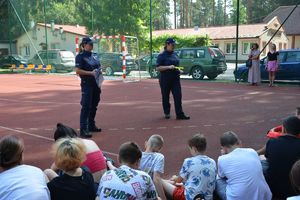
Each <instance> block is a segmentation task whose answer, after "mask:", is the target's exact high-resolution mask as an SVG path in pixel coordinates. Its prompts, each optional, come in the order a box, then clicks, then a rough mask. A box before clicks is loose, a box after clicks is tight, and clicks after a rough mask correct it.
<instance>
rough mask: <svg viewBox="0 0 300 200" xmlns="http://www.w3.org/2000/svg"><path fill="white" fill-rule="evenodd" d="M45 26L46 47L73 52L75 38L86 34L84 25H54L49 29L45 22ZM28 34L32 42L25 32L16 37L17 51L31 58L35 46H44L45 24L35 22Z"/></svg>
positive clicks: (43, 47)
mask: <svg viewBox="0 0 300 200" xmlns="http://www.w3.org/2000/svg"><path fill="white" fill-rule="evenodd" d="M46 27H47V40H48V49H63V50H68V51H72V52H73V53H74V54H75V53H76V52H75V51H76V43H75V38H76V37H77V38H82V37H85V36H86V35H87V30H86V28H85V27H84V26H78V25H77V26H73V25H54V28H52V29H51V25H50V24H47V26H46ZM28 35H29V36H30V38H31V41H32V42H31V41H30V39H29V38H28V36H27V34H23V35H22V36H20V37H19V38H18V39H17V43H16V46H17V53H18V54H19V55H22V56H23V57H25V58H32V57H33V56H34V55H35V54H36V51H35V48H36V49H37V50H38V51H39V50H43V49H45V47H46V39H45V25H44V24H42V23H37V24H36V26H34V27H33V28H32V29H31V30H29V31H28ZM32 43H33V44H32ZM33 45H34V46H33ZM34 47H35V48H34Z"/></svg>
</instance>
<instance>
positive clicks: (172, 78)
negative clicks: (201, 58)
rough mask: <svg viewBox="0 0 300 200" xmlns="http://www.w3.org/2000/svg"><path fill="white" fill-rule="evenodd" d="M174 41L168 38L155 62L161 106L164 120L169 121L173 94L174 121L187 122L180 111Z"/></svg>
mask: <svg viewBox="0 0 300 200" xmlns="http://www.w3.org/2000/svg"><path fill="white" fill-rule="evenodd" d="M175 44H176V41H175V40H174V39H173V38H168V39H167V40H166V42H165V47H164V52H162V53H161V54H159V55H158V57H157V61H156V70H157V71H159V72H160V77H159V84H160V88H161V94H162V105H163V109H164V114H165V118H166V119H170V107H171V105H170V101H169V100H170V92H172V94H173V98H174V103H175V111H176V119H178V120H188V119H190V117H189V116H186V115H185V114H184V112H183V111H182V102H181V99H182V94H181V85H180V70H179V69H177V68H176V67H178V66H179V58H178V56H177V54H176V53H175V52H174V49H175Z"/></svg>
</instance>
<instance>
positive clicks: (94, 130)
mask: <svg viewBox="0 0 300 200" xmlns="http://www.w3.org/2000/svg"><path fill="white" fill-rule="evenodd" d="M89 131H90V132H101V131H102V129H101V128H98V127H97V126H92V127H91V128H89Z"/></svg>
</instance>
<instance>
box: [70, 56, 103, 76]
mask: <svg viewBox="0 0 300 200" xmlns="http://www.w3.org/2000/svg"><path fill="white" fill-rule="evenodd" d="M75 66H76V67H77V68H79V69H82V70H85V71H93V70H95V69H100V68H101V64H100V59H99V56H98V54H96V53H93V52H89V51H83V52H81V53H80V54H78V55H77V56H76V59H75ZM80 78H81V80H82V81H88V82H92V81H95V77H93V76H85V75H80Z"/></svg>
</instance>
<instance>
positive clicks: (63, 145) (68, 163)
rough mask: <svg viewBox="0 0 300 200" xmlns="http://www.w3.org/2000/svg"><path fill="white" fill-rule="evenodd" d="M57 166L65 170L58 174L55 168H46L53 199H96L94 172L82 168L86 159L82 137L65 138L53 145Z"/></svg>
mask: <svg viewBox="0 0 300 200" xmlns="http://www.w3.org/2000/svg"><path fill="white" fill-rule="evenodd" d="M53 153H54V159H55V162H54V163H55V166H56V167H57V168H58V169H60V170H62V171H63V174H62V175H61V176H58V175H57V174H56V173H55V172H54V171H53V170H51V169H47V170H45V174H46V175H47V177H48V178H49V180H50V182H49V183H48V184H47V185H48V188H49V190H50V195H51V200H61V199H72V200H95V198H96V191H95V186H94V179H93V176H92V174H91V173H90V172H89V171H87V170H86V169H84V168H80V166H81V163H82V162H83V160H84V159H85V154H86V152H85V146H84V143H83V142H82V140H81V139H77V138H63V139H60V140H58V141H56V143H55V144H54V145H53Z"/></svg>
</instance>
